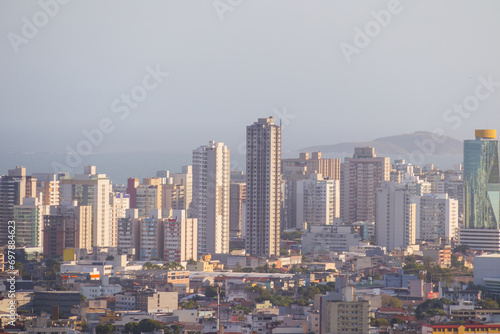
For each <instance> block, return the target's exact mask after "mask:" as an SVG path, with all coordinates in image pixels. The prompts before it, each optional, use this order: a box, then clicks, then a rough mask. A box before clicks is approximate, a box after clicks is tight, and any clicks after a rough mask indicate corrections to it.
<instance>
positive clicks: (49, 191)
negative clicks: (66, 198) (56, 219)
mask: <svg viewBox="0 0 500 334" xmlns="http://www.w3.org/2000/svg"><path fill="white" fill-rule="evenodd" d="M33 176H34V177H36V193H37V197H38V195H39V194H42V203H40V204H42V205H59V178H58V175H57V174H54V173H33Z"/></svg>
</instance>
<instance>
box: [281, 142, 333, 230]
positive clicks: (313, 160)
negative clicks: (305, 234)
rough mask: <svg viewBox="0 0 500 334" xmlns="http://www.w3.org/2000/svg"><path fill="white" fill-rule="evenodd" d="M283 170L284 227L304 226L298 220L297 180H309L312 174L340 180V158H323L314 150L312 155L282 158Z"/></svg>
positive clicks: (303, 154) (302, 154)
mask: <svg viewBox="0 0 500 334" xmlns="http://www.w3.org/2000/svg"><path fill="white" fill-rule="evenodd" d="M281 171H282V173H283V181H284V182H285V185H284V191H283V205H284V210H283V216H282V224H284V229H290V228H302V224H303V222H302V221H297V206H298V205H300V203H298V200H297V192H298V191H299V192H300V191H301V189H298V188H297V182H299V181H301V180H307V179H308V178H309V177H310V176H311V175H312V174H321V175H323V177H324V178H328V179H330V180H339V181H340V159H327V158H323V157H322V155H321V152H313V153H312V156H311V155H310V154H309V153H306V152H303V153H300V155H299V157H298V158H291V159H282V162H281ZM339 184H340V183H339ZM339 196H340V195H339ZM339 198H340V197H339Z"/></svg>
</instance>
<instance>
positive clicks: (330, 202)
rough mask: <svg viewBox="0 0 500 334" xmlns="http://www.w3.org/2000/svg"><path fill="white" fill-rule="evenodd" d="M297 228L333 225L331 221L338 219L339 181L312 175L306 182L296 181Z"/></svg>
mask: <svg viewBox="0 0 500 334" xmlns="http://www.w3.org/2000/svg"><path fill="white" fill-rule="evenodd" d="M296 199H297V209H296V214H297V218H296V222H297V224H300V226H297V227H301V228H302V227H303V226H304V223H308V224H313V225H333V219H334V218H339V217H340V181H339V180H329V179H323V177H322V175H321V174H316V173H313V174H311V176H310V178H309V179H308V180H298V181H297V194H296Z"/></svg>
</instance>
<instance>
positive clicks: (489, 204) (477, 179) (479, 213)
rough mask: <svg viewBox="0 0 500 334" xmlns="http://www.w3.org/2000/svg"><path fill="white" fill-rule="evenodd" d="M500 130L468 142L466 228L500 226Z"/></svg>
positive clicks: (479, 134)
mask: <svg viewBox="0 0 500 334" xmlns="http://www.w3.org/2000/svg"><path fill="white" fill-rule="evenodd" d="M498 149H499V147H498V140H497V139H496V130H476V139H475V140H465V141H464V206H465V207H464V214H465V217H464V225H465V226H464V227H465V228H466V229H499V220H500V177H499V175H500V171H499V164H498V157H499V154H498Z"/></svg>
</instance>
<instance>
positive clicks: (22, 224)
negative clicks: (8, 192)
mask: <svg viewBox="0 0 500 334" xmlns="http://www.w3.org/2000/svg"><path fill="white" fill-rule="evenodd" d="M40 197H41V196H40ZM21 202H22V204H21V205H14V221H15V222H16V245H17V246H18V247H42V244H43V215H44V214H47V213H48V209H49V206H47V205H41V201H40V200H39V199H38V198H31V197H25V198H23V199H21Z"/></svg>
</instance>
